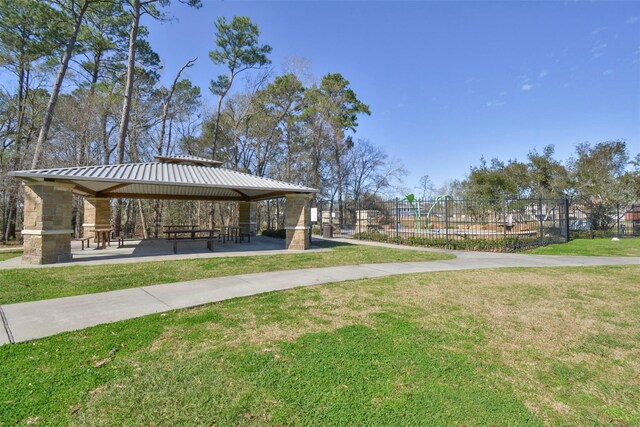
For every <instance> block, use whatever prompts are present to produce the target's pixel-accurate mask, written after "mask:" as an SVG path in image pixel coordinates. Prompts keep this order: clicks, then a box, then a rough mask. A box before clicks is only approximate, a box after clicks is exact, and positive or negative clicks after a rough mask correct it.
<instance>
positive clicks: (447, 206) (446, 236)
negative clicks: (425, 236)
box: [444, 197, 449, 249]
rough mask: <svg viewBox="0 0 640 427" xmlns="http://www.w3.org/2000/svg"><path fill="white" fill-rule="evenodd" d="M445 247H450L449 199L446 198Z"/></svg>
mask: <svg viewBox="0 0 640 427" xmlns="http://www.w3.org/2000/svg"><path fill="white" fill-rule="evenodd" d="M444 232H445V248H447V249H449V199H447V198H446V197H445V198H444Z"/></svg>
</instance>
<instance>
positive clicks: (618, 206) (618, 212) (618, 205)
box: [616, 202, 620, 237]
mask: <svg viewBox="0 0 640 427" xmlns="http://www.w3.org/2000/svg"><path fill="white" fill-rule="evenodd" d="M616 223H617V225H618V237H620V202H618V203H616Z"/></svg>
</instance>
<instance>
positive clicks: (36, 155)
mask: <svg viewBox="0 0 640 427" xmlns="http://www.w3.org/2000/svg"><path fill="white" fill-rule="evenodd" d="M88 7H89V0H85V1H84V3H83V4H82V7H81V8H80V11H79V12H78V14H77V15H75V22H74V26H73V33H72V34H71V37H70V38H69V40H68V41H67V46H66V49H65V51H64V55H63V56H62V63H61V64H60V68H59V69H58V74H57V75H56V80H55V82H54V83H53V88H52V89H51V95H50V96H49V103H48V104H47V109H46V111H45V113H44V122H43V123H42V127H41V128H40V135H38V142H36V147H35V150H34V152H33V160H32V161H31V169H35V168H36V167H37V166H38V162H39V161H40V156H41V155H42V147H43V146H44V143H45V142H46V140H47V136H48V134H49V129H50V128H51V121H52V120H53V112H54V110H55V108H56V103H57V102H58V95H59V94H60V88H61V87H62V82H63V81H64V76H65V74H66V73H67V68H69V61H70V60H71V57H72V56H73V49H74V48H75V45H76V40H77V39H78V33H79V32H80V27H81V26H82V18H83V17H84V14H85V12H86V11H87V8H88Z"/></svg>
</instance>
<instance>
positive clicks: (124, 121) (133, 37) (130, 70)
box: [115, 0, 146, 235]
mask: <svg viewBox="0 0 640 427" xmlns="http://www.w3.org/2000/svg"><path fill="white" fill-rule="evenodd" d="M141 9H142V3H141V2H140V0H134V2H133V10H132V13H133V21H131V30H130V31H129V59H128V61H127V81H126V84H125V90H124V101H123V103H122V116H121V117H120V131H119V133H118V144H117V148H116V163H117V164H119V165H120V164H122V163H124V151H125V142H126V140H127V131H128V128H129V116H130V114H131V101H132V98H133V79H134V72H135V67H136V41H137V39H138V28H139V26H140V13H141ZM121 228H122V199H118V203H117V205H116V217H115V231H116V235H118V234H119V233H120V229H121ZM145 233H146V230H145Z"/></svg>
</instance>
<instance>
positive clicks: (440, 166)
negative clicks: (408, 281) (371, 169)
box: [144, 0, 640, 187]
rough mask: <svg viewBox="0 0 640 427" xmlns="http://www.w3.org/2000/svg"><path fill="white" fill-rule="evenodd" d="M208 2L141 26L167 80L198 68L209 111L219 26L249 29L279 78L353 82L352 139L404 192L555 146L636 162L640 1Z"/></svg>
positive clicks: (176, 6)
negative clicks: (388, 163) (257, 34)
mask: <svg viewBox="0 0 640 427" xmlns="http://www.w3.org/2000/svg"><path fill="white" fill-rule="evenodd" d="M203 2H204V3H205V4H204V7H203V8H202V9H199V10H194V9H190V8H188V7H186V6H184V5H181V4H180V3H178V2H177V1H174V2H173V4H172V6H171V7H170V8H169V9H168V10H167V12H168V13H169V14H171V15H172V16H173V17H174V18H175V19H174V20H172V21H170V22H164V23H153V22H149V20H147V21H145V22H144V24H145V25H147V26H148V27H149V29H150V31H151V34H150V41H151V43H152V46H153V47H154V49H155V50H156V51H157V52H158V53H159V54H160V56H161V58H162V60H163V63H164V66H165V69H164V71H163V72H164V74H165V80H166V81H169V80H171V79H172V78H173V75H174V74H175V72H176V71H177V69H178V68H179V67H180V66H181V65H182V64H183V63H184V62H185V61H186V60H187V59H189V58H192V57H194V56H198V57H199V60H198V63H197V64H196V65H195V66H194V67H193V69H191V70H190V71H189V77H190V78H191V79H192V80H193V81H194V82H195V83H196V84H198V85H200V86H201V87H202V89H203V93H204V95H205V97H206V98H207V101H208V103H209V104H210V105H213V96H212V95H211V94H210V93H209V91H208V89H207V88H208V84H209V81H210V80H211V79H212V78H214V76H216V75H218V74H221V73H223V72H224V70H223V69H222V68H219V67H216V66H214V65H213V63H212V62H211V61H210V60H209V57H208V52H209V51H210V50H212V49H213V48H214V31H215V29H214V26H213V22H214V20H215V19H216V18H217V17H218V16H226V17H228V18H231V17H232V16H234V15H246V16H249V17H250V18H251V19H252V20H253V21H254V22H256V23H257V24H258V26H259V27H260V29H261V31H262V36H261V40H262V41H263V42H264V43H268V44H270V45H271V46H272V47H273V53H272V55H271V59H272V61H273V68H274V70H275V71H276V72H278V73H279V72H281V70H282V67H283V64H284V63H285V62H286V61H287V59H288V58H291V57H302V58H306V59H308V60H309V61H310V63H311V69H312V72H313V74H314V76H315V77H317V78H320V77H321V76H322V75H324V74H325V73H328V72H340V73H342V74H343V75H344V76H345V77H346V78H347V79H348V80H349V81H350V82H351V86H352V87H353V89H354V90H355V91H356V93H357V94H358V96H359V97H360V99H361V100H362V101H364V102H366V103H367V104H369V105H370V107H371V111H372V115H371V116H370V117H363V118H362V119H361V121H360V127H359V128H358V132H357V134H356V137H359V138H365V139H369V140H370V141H371V142H372V143H374V144H377V145H380V146H382V147H384V148H385V150H386V151H387V152H388V153H389V154H390V155H391V156H392V157H395V158H398V159H400V160H402V161H403V162H404V164H405V165H406V167H407V169H408V170H409V171H410V175H409V176H408V177H407V179H406V184H407V185H408V186H409V187H412V186H414V185H416V184H417V182H418V179H419V177H420V176H421V175H423V174H428V175H430V176H431V178H432V180H433V181H434V182H436V183H441V182H443V181H445V180H448V179H454V178H462V177H463V176H464V175H465V174H466V173H467V172H468V171H469V167H470V166H471V165H477V164H478V163H479V159H480V157H481V156H484V157H485V158H487V159H491V158H493V157H498V158H500V159H502V160H508V159H514V158H517V159H519V160H525V157H526V154H527V152H528V151H529V150H530V149H532V148H537V149H538V150H541V149H542V147H543V146H545V145H547V144H554V145H555V146H556V154H557V157H558V158H561V159H564V158H567V157H569V156H570V155H571V154H572V153H573V150H574V147H575V145H576V144H578V143H581V142H585V141H588V142H592V143H597V142H601V141H605V140H611V139H618V138H623V139H625V140H626V141H627V144H628V147H629V149H630V151H631V154H632V155H635V154H637V153H638V152H640V2H637V1H628V2H613V1H603V2H582V1H579V2H573V1H570V2H550V1H547V2H518V1H510V2H484V1H483V2H481V1H478V2H458V1H455V2H355V1H354V2H301V1H300V2H267V1H261V2H239V1H228V2H217V1H212V0H203Z"/></svg>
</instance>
